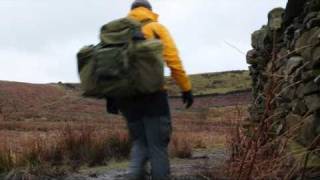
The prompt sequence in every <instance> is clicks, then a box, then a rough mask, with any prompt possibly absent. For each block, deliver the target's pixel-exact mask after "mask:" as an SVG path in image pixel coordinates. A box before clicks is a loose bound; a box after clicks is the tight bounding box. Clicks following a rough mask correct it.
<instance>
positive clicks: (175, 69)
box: [156, 24, 192, 92]
mask: <svg viewBox="0 0 320 180" xmlns="http://www.w3.org/2000/svg"><path fill="white" fill-rule="evenodd" d="M156 33H157V35H158V36H159V38H160V40H161V41H162V43H163V46H164V51H163V56H164V60H165V62H166V64H167V66H168V67H169V69H170V70H171V76H172V78H173V79H174V80H175V81H176V82H177V84H178V85H179V87H180V88H181V90H182V91H183V92H188V91H191V89H192V86H191V82H190V80H189V78H188V76H187V74H186V72H185V70H184V67H183V65H182V62H181V59H180V56H179V52H178V49H177V47H176V44H175V42H174V40H173V38H172V36H171V35H170V33H169V31H168V30H167V29H166V28H165V27H164V26H163V25H161V24H158V27H157V28H156Z"/></svg>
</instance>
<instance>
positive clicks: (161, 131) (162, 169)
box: [143, 116, 172, 180]
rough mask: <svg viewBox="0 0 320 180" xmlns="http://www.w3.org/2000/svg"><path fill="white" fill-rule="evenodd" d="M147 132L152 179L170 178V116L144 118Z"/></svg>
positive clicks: (162, 179)
mask: <svg viewBox="0 0 320 180" xmlns="http://www.w3.org/2000/svg"><path fill="white" fill-rule="evenodd" d="M143 121H144V125H145V132H146V138H147V143H148V150H149V156H150V162H151V168H152V170H151V174H152V180H168V179H170V163H169V155H168V144H169V141H170V136H171V131H172V128H171V118H170V117H169V116H159V117H148V118H144V119H143Z"/></svg>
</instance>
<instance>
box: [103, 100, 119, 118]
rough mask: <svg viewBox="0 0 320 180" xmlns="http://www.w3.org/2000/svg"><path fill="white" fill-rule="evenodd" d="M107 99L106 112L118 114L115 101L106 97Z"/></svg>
mask: <svg viewBox="0 0 320 180" xmlns="http://www.w3.org/2000/svg"><path fill="white" fill-rule="evenodd" d="M106 100H107V112H108V113H110V114H119V109H118V107H117V104H116V101H115V99H113V98H106Z"/></svg>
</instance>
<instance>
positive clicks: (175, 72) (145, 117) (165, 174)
mask: <svg viewBox="0 0 320 180" xmlns="http://www.w3.org/2000/svg"><path fill="white" fill-rule="evenodd" d="M128 18H132V19H134V20H136V21H139V22H148V23H146V24H145V25H144V26H143V27H142V33H143V37H142V38H146V39H159V40H161V42H162V44H163V46H164V50H163V57H164V60H165V63H166V64H167V66H168V67H169V68H170V70H171V75H172V77H173V78H174V79H175V80H176V82H177V84H178V85H179V86H180V88H181V90H182V92H183V93H182V99H183V103H184V104H185V105H186V108H189V107H191V106H192V104H193V95H192V91H191V83H190V81H189V79H188V77H187V75H186V72H185V71H184V68H183V66H182V63H181V60H180V57H179V54H178V50H177V48H176V45H175V43H174V41H173V39H172V37H171V35H170V34H169V32H168V30H167V29H166V28H165V27H164V26H163V25H161V24H160V23H159V22H158V15H157V14H155V13H154V12H153V11H152V6H151V4H150V3H149V2H148V1H147V0H136V1H134V2H133V4H132V6H131V12H130V13H129V15H128ZM107 111H108V112H109V113H112V114H118V113H119V111H120V112H121V113H122V114H123V115H124V117H125V118H126V120H127V125H128V129H129V135H130V138H131V140H132V142H133V147H132V150H131V162H130V165H129V179H136V180H142V179H144V178H145V176H146V172H145V168H146V167H145V166H146V163H147V161H150V163H151V168H152V170H151V175H152V179H153V180H164V179H165V180H166V179H170V164H169V157H168V144H169V141H170V136H171V130H172V127H171V116H170V110H169V104H168V95H167V92H166V90H165V88H163V89H159V91H158V92H156V93H152V94H145V95H139V96H136V97H129V98H118V99H112V98H108V99H107Z"/></svg>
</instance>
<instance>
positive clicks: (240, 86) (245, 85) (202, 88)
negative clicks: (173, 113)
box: [58, 71, 251, 96]
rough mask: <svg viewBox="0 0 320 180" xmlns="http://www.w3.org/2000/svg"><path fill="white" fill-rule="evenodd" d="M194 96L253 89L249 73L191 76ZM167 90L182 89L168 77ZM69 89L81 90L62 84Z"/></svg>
mask: <svg viewBox="0 0 320 180" xmlns="http://www.w3.org/2000/svg"><path fill="white" fill-rule="evenodd" d="M189 77H190V80H191V83H192V86H193V93H194V95H212V94H227V93H232V92H239V91H247V90H250V89H251V78H250V76H249V71H226V72H217V73H203V74H194V75H190V76H189ZM166 81H167V83H166V88H167V89H168V92H169V95H170V96H180V94H181V93H180V91H181V90H180V88H179V87H178V86H177V85H176V83H175V81H174V80H173V79H172V78H170V77H167V78H166ZM58 85H60V86H62V87H65V88H67V89H73V90H79V91H80V86H79V84H72V83H61V82H59V83H58Z"/></svg>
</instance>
